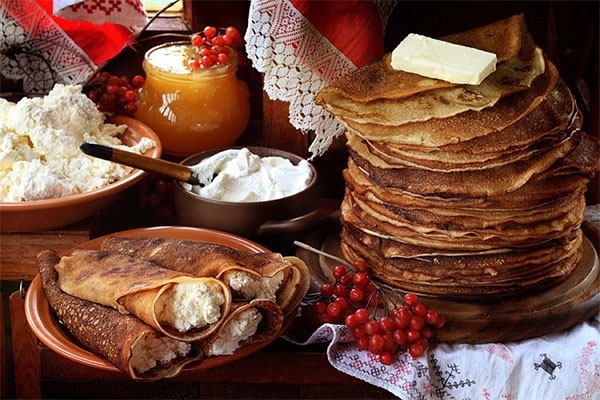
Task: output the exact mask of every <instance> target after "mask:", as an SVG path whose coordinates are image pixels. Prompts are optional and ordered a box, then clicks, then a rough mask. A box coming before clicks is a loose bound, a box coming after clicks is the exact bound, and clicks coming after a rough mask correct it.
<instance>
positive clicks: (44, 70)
mask: <svg viewBox="0 0 600 400" xmlns="http://www.w3.org/2000/svg"><path fill="white" fill-rule="evenodd" d="M11 12H12V14H11V13H9V12H8V11H7V9H6V8H5V7H0V53H1V54H2V55H3V58H4V62H3V65H2V75H3V76H4V77H6V78H7V79H11V80H22V81H23V90H24V91H25V92H33V93H42V92H48V91H49V90H51V89H52V87H53V86H54V84H55V83H64V84H78V83H81V82H85V81H87V80H88V79H89V77H91V76H92V75H93V74H94V72H95V70H96V66H95V65H94V63H93V62H92V60H91V59H90V58H89V57H88V56H87V54H85V52H84V51H83V50H82V49H81V48H80V47H79V46H77V45H76V44H75V42H73V40H72V39H71V38H70V37H69V36H68V35H67V34H66V33H65V32H64V31H63V30H62V29H60V27H59V26H58V25H57V24H56V23H55V22H54V21H53V20H52V19H51V18H48V17H47V14H46V12H45V11H44V9H42V8H41V7H40V6H39V5H38V4H37V3H35V1H32V0H21V1H19V2H13V4H12V5H11Z"/></svg>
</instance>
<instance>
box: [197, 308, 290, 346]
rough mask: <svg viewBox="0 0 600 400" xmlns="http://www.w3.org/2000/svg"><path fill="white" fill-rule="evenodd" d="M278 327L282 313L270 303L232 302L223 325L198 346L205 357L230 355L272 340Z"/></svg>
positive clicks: (279, 327)
mask: <svg viewBox="0 0 600 400" xmlns="http://www.w3.org/2000/svg"><path fill="white" fill-rule="evenodd" d="M282 325H283V313H282V312H281V308H280V307H279V306H278V305H277V303H275V302H274V301H272V300H264V299H254V300H251V301H234V302H233V304H232V305H231V311H230V313H229V315H228V316H227V318H226V319H225V322H223V324H222V325H221V326H220V327H219V329H218V331H217V332H215V333H214V334H213V335H211V336H210V337H208V338H206V339H204V340H202V341H201V342H200V346H201V347H202V349H203V350H204V352H205V353H206V355H208V356H209V357H213V356H222V355H231V354H234V353H235V352H236V351H237V350H238V349H240V348H242V347H244V346H248V345H250V344H252V343H260V342H265V341H267V340H270V339H273V338H275V337H276V336H277V335H278V334H279V332H280V330H281V327H282Z"/></svg>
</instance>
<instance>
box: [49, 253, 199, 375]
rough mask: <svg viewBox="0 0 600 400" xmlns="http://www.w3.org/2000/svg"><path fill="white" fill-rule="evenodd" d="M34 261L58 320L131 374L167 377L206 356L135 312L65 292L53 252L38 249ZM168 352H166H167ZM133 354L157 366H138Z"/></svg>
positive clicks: (86, 343) (83, 344)
mask: <svg viewBox="0 0 600 400" xmlns="http://www.w3.org/2000/svg"><path fill="white" fill-rule="evenodd" d="M37 261H38V267H39V271H40V278H41V282H42V288H43V290H44V293H45V295H46V298H47V299H48V303H49V304H50V308H52V310H53V311H54V312H55V313H56V315H57V317H58V319H59V320H60V322H61V323H62V324H63V325H64V326H65V328H67V330H68V331H69V332H70V333H71V334H72V335H73V336H74V337H75V338H76V339H77V341H78V342H79V343H81V345H82V346H83V347H85V348H86V349H88V350H90V351H91V352H92V353H95V354H98V355H100V356H102V357H104V358H105V359H106V360H108V361H109V362H110V363H111V364H113V365H114V366H115V367H117V368H118V369H119V370H121V371H122V372H124V373H125V374H127V375H128V376H129V377H131V378H132V379H140V380H157V379H163V378H171V377H174V376H176V375H178V374H179V373H180V372H181V370H182V369H183V368H184V367H185V366H186V365H188V364H190V363H192V362H194V361H197V360H200V359H202V358H204V354H203V353H202V351H201V350H200V349H199V348H198V347H197V346H196V345H192V344H189V343H184V342H180V341H176V340H173V339H171V338H168V337H166V336H164V335H161V334H159V333H158V332H156V331H155V330H154V329H152V328H151V327H150V326H148V325H147V324H145V323H143V322H142V321H141V320H139V319H138V318H136V317H134V316H133V315H129V314H128V315H126V314H121V313H120V312H118V311H117V310H115V309H114V308H111V307H106V306H103V305H100V304H96V303H92V302H89V301H86V300H82V299H80V298H77V297H74V296H70V295H68V294H66V293H64V292H63V291H62V290H60V288H59V285H58V274H57V272H56V270H55V268H54V267H55V265H56V264H58V262H59V261H60V257H59V256H58V254H57V253H56V252H54V251H51V250H46V251H43V252H40V253H39V254H38V256H37ZM146 344H148V345H147V346H146ZM167 354H170V356H169V357H165V355H167ZM176 354H177V355H176ZM173 356H175V357H173ZM137 359H147V360H149V361H150V363H149V365H152V364H155V366H154V367H150V368H149V369H145V368H136V360H137ZM144 364H148V363H147V362H146V363H144ZM146 368H147V367H146ZM144 369H145V370H144Z"/></svg>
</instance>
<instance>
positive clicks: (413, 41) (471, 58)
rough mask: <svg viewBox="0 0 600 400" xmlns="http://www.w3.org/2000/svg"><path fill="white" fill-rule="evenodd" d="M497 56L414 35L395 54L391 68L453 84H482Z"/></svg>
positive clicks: (395, 50)
mask: <svg viewBox="0 0 600 400" xmlns="http://www.w3.org/2000/svg"><path fill="white" fill-rule="evenodd" d="M496 62H497V58H496V54H494V53H490V52H487V51H483V50H479V49H475V48H472V47H467V46H461V45H458V44H454V43H449V42H444V41H442V40H437V39H432V38H429V37H427V36H423V35H417V34H415V33H411V34H409V35H408V36H406V38H405V39H404V40H403V41H402V42H401V43H400V44H399V45H398V46H397V47H396V48H395V49H394V51H393V52H392V61H391V65H392V68H394V69H396V70H402V71H406V72H411V73H413V74H418V75H422V76H425V77H428V78H434V79H441V80H444V81H446V82H450V83H457V84H470V85H479V84H480V83H481V82H482V81H483V80H484V79H485V78H486V77H487V76H488V75H489V74H491V73H492V72H494V71H495V70H496Z"/></svg>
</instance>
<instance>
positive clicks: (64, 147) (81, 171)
mask: <svg viewBox="0 0 600 400" xmlns="http://www.w3.org/2000/svg"><path fill="white" fill-rule="evenodd" d="M126 129H127V126H126V125H120V126H118V125H114V124H108V123H104V114H102V113H101V112H100V111H98V109H97V107H96V105H95V104H94V103H93V102H92V101H91V100H90V99H89V98H88V97H87V96H86V95H85V94H84V93H82V88H81V86H79V85H75V86H71V85H62V84H57V85H56V86H55V87H54V88H53V89H52V91H50V93H48V95H47V96H45V97H34V98H24V99H22V100H20V101H19V102H18V103H12V102H9V101H7V100H6V99H2V98H0V201H3V202H20V201H32V200H44V199H51V198H56V197H63V196H68V195H73V194H79V193H85V192H89V191H92V190H95V189H99V188H101V187H103V186H106V185H108V184H110V183H112V182H114V181H116V180H118V179H121V178H123V177H125V176H127V175H128V174H129V173H131V171H132V170H133V169H132V168H131V167H127V166H124V165H120V164H116V163H113V162H110V161H106V160H101V159H98V158H93V157H89V156H87V155H85V154H84V153H83V152H81V151H80V150H79V145H80V144H81V143H82V142H84V141H93V142H96V143H100V144H105V145H109V146H113V147H117V148H122V149H125V150H130V151H134V152H137V153H144V152H145V151H146V150H148V149H150V148H152V147H154V146H155V145H156V143H154V141H152V140H150V139H148V138H143V139H142V140H141V141H140V142H139V143H138V144H137V145H135V146H132V147H128V146H125V145H123V143H122V142H121V140H120V139H119V137H118V135H119V134H121V133H123V132H125V130H126Z"/></svg>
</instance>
